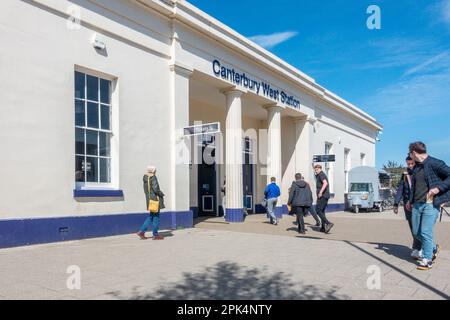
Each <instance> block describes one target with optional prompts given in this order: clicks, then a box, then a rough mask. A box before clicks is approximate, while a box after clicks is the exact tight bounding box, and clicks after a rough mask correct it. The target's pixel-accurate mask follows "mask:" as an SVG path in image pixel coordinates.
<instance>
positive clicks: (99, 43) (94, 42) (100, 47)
mask: <svg viewBox="0 0 450 320" xmlns="http://www.w3.org/2000/svg"><path fill="white" fill-rule="evenodd" d="M92 45H93V46H94V48H95V49H97V50H105V49H106V44H105V43H104V42H103V41H101V40H100V39H99V37H98V35H97V34H94V36H93V37H92Z"/></svg>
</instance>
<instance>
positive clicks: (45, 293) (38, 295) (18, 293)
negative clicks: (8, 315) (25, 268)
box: [0, 282, 59, 300]
mask: <svg viewBox="0 0 450 320" xmlns="http://www.w3.org/2000/svg"><path fill="white" fill-rule="evenodd" d="M0 294H1V295H2V296H3V297H5V299H7V300H22V299H24V300H36V299H53V298H56V297H57V296H59V293H58V292H57V291H54V290H50V289H46V288H43V287H40V286H37V285H34V284H30V283H22V282H18V283H15V284H14V285H13V286H7V287H1V288H0Z"/></svg>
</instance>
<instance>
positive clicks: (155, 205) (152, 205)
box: [148, 177, 159, 213]
mask: <svg viewBox="0 0 450 320" xmlns="http://www.w3.org/2000/svg"><path fill="white" fill-rule="evenodd" d="M150 190H151V189H150V177H148V211H149V212H150V213H158V212H159V200H152V199H150V194H151V192H150Z"/></svg>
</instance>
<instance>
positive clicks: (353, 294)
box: [336, 285, 386, 300]
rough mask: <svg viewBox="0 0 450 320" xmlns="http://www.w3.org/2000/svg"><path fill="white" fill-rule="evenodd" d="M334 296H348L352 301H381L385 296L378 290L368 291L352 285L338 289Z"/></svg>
mask: <svg viewBox="0 0 450 320" xmlns="http://www.w3.org/2000/svg"><path fill="white" fill-rule="evenodd" d="M336 294H338V295H345V296H348V297H349V298H350V299H352V300H381V299H382V298H383V297H384V296H385V295H386V293H385V292H382V291H379V290H369V289H367V288H360V287H357V286H352V285H347V286H345V287H343V288H341V289H339V290H338V291H337V292H336Z"/></svg>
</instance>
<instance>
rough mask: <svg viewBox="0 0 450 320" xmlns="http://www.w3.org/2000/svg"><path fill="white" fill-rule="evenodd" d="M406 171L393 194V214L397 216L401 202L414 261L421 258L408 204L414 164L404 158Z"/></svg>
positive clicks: (420, 249) (411, 160) (420, 246)
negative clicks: (410, 235) (407, 225)
mask: <svg viewBox="0 0 450 320" xmlns="http://www.w3.org/2000/svg"><path fill="white" fill-rule="evenodd" d="M406 165H407V169H406V171H405V172H404V173H403V175H402V179H401V181H400V184H399V186H398V189H397V193H396V194H395V201H394V213H395V214H398V205H399V204H400V201H403V209H404V212H405V216H406V220H408V224H409V229H410V230H411V234H412V236H413V247H412V248H413V251H412V253H411V257H412V258H414V259H421V258H422V252H421V251H422V243H421V242H420V240H419V239H417V238H415V237H414V233H413V226H412V208H411V204H410V203H409V195H410V193H411V183H412V175H413V170H414V166H415V165H416V163H415V162H414V160H413V159H412V158H411V157H410V156H408V157H407V158H406Z"/></svg>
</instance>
